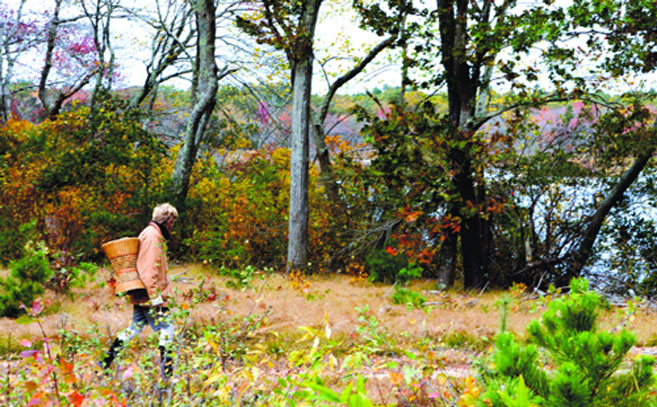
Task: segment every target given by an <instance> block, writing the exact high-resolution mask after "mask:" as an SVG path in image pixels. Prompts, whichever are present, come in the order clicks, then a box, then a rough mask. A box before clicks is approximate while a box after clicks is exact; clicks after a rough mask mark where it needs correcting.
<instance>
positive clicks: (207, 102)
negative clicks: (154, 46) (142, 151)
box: [172, 0, 219, 207]
mask: <svg viewBox="0 0 657 407" xmlns="http://www.w3.org/2000/svg"><path fill="white" fill-rule="evenodd" d="M194 8H195V14H196V25H197V29H198V51H197V53H198V55H197V58H196V59H197V61H198V70H197V71H196V72H195V75H197V80H198V88H197V89H199V90H201V92H202V93H201V94H200V95H198V96H196V97H195V98H194V101H195V102H194V105H193V108H192V112H191V113H190V115H189V118H188V120H187V125H186V126H185V140H184V141H183V145H182V147H181V148H180V152H179V153H178V158H177V159H176V165H175V167H174V169H173V174H172V178H173V188H174V189H173V194H174V199H175V202H176V204H177V205H179V206H180V207H183V206H184V202H185V198H186V197H187V191H188V190H189V178H190V176H191V173H192V167H193V166H194V162H195V161H196V153H197V152H198V148H199V145H200V143H201V142H202V141H203V135H204V133H205V130H206V128H207V124H208V122H209V121H210V116H211V114H212V110H213V109H214V106H215V102H216V97H217V90H218V88H219V81H218V79H217V65H216V63H215V59H214V51H215V38H216V33H215V31H216V28H215V24H214V16H215V6H214V1H213V0H198V1H197V2H196V3H195V4H194Z"/></svg>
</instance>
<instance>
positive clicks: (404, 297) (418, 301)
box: [392, 286, 427, 309]
mask: <svg viewBox="0 0 657 407" xmlns="http://www.w3.org/2000/svg"><path fill="white" fill-rule="evenodd" d="M425 302H427V300H426V298H424V296H423V295H422V294H420V293H418V292H417V291H413V290H410V289H408V288H403V287H399V286H395V290H394V291H393V293H392V303H393V304H403V305H406V307H407V308H409V309H412V308H422V307H423V306H424V303H425Z"/></svg>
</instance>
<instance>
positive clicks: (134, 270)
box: [116, 267, 137, 276]
mask: <svg viewBox="0 0 657 407" xmlns="http://www.w3.org/2000/svg"><path fill="white" fill-rule="evenodd" d="M136 271H137V269H136V268H134V267H133V268H129V269H121V270H117V271H116V275H117V276H118V275H119V274H125V273H134V272H136Z"/></svg>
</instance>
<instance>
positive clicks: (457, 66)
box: [437, 0, 490, 288]
mask: <svg viewBox="0 0 657 407" xmlns="http://www.w3.org/2000/svg"><path fill="white" fill-rule="evenodd" d="M437 8H438V10H437V11H438V19H439V24H440V38H441V56H442V59H441V64H442V66H443V69H444V70H445V80H446V82H447V94H448V107H449V119H450V122H451V123H452V126H453V130H452V131H451V135H450V137H451V139H452V140H454V141H465V146H464V147H461V146H458V147H453V148H452V150H451V151H450V153H449V154H448V158H449V160H450V161H451V168H452V171H453V172H454V178H453V182H454V187H455V189H456V190H457V191H458V193H459V195H460V202H459V206H458V207H455V208H453V209H452V210H451V212H452V216H458V217H459V218H460V219H461V230H460V239H461V258H462V263H463V277H464V282H463V283H464V287H465V288H479V287H482V286H483V285H484V284H485V282H486V279H487V277H488V259H489V255H490V253H489V252H488V247H489V245H488V244H486V239H488V236H489V234H488V233H487V228H488V224H487V222H486V221H485V220H484V219H483V218H482V216H481V214H480V213H479V209H480V208H479V206H480V203H481V202H483V200H485V190H482V188H479V194H477V182H476V177H475V175H476V174H475V173H474V169H473V168H472V158H471V156H470V152H469V150H468V147H469V144H470V143H469V140H470V137H471V135H472V134H473V132H472V130H471V129H470V128H469V126H470V122H471V119H472V118H473V117H475V109H476V101H477V99H476V95H477V87H478V85H479V75H480V69H479V66H478V65H477V64H474V63H473V64H472V66H471V65H470V63H469V61H468V58H467V55H468V50H467V47H468V38H467V35H466V31H467V20H468V1H467V0H438V1H437ZM458 144H460V143H458Z"/></svg>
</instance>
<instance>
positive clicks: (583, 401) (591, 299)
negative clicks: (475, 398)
mask: <svg viewBox="0 0 657 407" xmlns="http://www.w3.org/2000/svg"><path fill="white" fill-rule="evenodd" d="M602 305H603V304H602V301H601V298H600V296H599V295H598V294H597V293H594V292H592V291H589V289H588V281H587V280H585V279H574V280H572V282H571V284H570V294H569V295H568V296H567V297H564V298H560V299H557V300H554V301H552V302H551V303H550V304H549V306H548V310H547V311H546V312H545V314H544V315H543V317H542V319H541V320H540V321H536V320H535V321H532V322H531V323H530V324H529V325H528V327H527V332H528V334H529V337H528V344H527V345H523V344H520V343H519V342H518V341H516V339H515V338H514V337H513V335H512V334H511V333H509V332H502V333H501V334H500V335H499V336H498V338H497V341H496V346H497V349H496V351H495V353H494V354H493V363H494V368H493V369H494V370H492V371H487V372H484V374H483V381H484V387H485V388H486V389H487V391H486V392H485V393H483V395H482V396H481V397H480V404H479V405H481V406H492V407H496V406H510V405H516V404H509V400H514V399H515V400H517V399H519V398H522V399H524V400H527V404H524V405H536V406H554V407H557V406H582V407H584V406H586V407H595V406H600V407H602V406H616V407H618V406H633V407H639V406H648V405H650V403H651V401H650V397H651V396H650V391H651V389H652V383H653V380H654V377H653V373H652V369H653V366H654V358H652V357H648V356H642V357H640V358H637V359H635V360H633V362H632V363H631V364H630V365H629V366H627V367H625V366H624V367H623V369H620V367H621V363H622V362H623V360H624V358H625V357H626V356H627V354H628V352H629V351H630V349H631V348H632V346H633V345H634V344H635V343H636V339H635V337H634V335H633V334H632V333H630V332H627V331H625V330H621V331H620V332H618V333H611V332H605V331H598V330H597V327H596V320H597V317H598V312H599V310H600V309H601V307H602Z"/></svg>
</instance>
